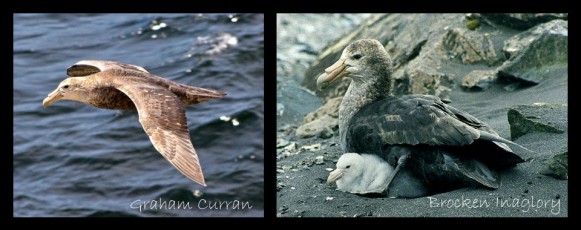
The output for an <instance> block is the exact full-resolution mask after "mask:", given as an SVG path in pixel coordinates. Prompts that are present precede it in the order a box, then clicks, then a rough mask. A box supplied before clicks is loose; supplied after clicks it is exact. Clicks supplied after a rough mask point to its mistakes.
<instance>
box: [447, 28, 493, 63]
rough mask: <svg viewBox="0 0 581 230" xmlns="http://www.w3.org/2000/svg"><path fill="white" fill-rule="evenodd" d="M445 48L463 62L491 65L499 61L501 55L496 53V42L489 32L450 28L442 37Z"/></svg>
mask: <svg viewBox="0 0 581 230" xmlns="http://www.w3.org/2000/svg"><path fill="white" fill-rule="evenodd" d="M442 44H443V46H444V47H443V48H444V49H445V50H446V51H447V52H448V54H449V55H450V56H451V57H453V58H455V57H458V58H460V60H461V61H462V63H463V64H475V63H480V62H483V63H487V64H488V65H489V66H490V65H494V64H496V63H498V62H499V61H500V60H501V57H498V55H496V51H495V49H494V48H495V47H494V44H493V43H492V40H490V35H489V34H487V33H479V32H476V31H470V30H466V29H464V28H454V29H449V30H448V31H447V32H446V34H445V35H444V37H443V39H442Z"/></svg>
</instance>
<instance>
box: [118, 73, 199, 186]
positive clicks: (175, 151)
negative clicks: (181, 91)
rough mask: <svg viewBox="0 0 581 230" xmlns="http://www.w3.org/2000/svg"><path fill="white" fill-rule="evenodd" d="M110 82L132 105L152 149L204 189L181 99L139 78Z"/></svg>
mask: <svg viewBox="0 0 581 230" xmlns="http://www.w3.org/2000/svg"><path fill="white" fill-rule="evenodd" d="M113 82H114V83H113V85H114V87H116V88H117V89H118V90H120V91H121V92H123V93H125V94H126V95H127V96H128V97H129V98H131V100H132V101H133V103H135V107H136V108H137V112H138V113H139V122H140V123H141V125H142V126H143V129H144V130H145V132H146V133H147V135H149V139H150V140H151V143H153V146H154V147H155V149H156V150H157V151H158V152H159V153H161V155H162V156H163V157H165V159H167V160H168V161H169V162H170V163H171V164H172V165H173V166H174V167H175V168H177V169H178V170H179V171H180V172H181V173H182V174H184V175H185V176H186V177H188V178H190V179H191V180H193V181H195V182H197V183H199V184H201V185H204V186H206V184H205V181H204V175H203V173H202V168H201V166H200V163H199V160H198V155H197V154H196V150H195V149H194V146H193V145H192V142H191V141H190V133H189V130H188V125H187V121H186V113H185V108H184V105H183V103H182V102H181V100H180V99H179V98H178V97H177V96H176V95H175V94H173V93H172V92H171V91H169V90H168V89H165V88H163V87H161V86H159V85H155V84H148V83H147V82H146V81H144V79H143V78H139V77H125V78H115V79H113Z"/></svg>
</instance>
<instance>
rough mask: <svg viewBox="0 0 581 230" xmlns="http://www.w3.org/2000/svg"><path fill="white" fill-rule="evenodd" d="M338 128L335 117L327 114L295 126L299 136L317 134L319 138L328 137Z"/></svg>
mask: <svg viewBox="0 0 581 230" xmlns="http://www.w3.org/2000/svg"><path fill="white" fill-rule="evenodd" d="M338 128H339V122H338V121H337V118H333V117H331V116H329V115H324V116H323V117H321V118H319V119H317V120H314V121H311V122H309V123H306V124H304V125H301V126H299V127H298V128H297V131H296V135H297V136H298V137H301V138H307V137H312V136H318V137H320V138H329V137H332V136H333V133H334V131H333V130H336V129H338Z"/></svg>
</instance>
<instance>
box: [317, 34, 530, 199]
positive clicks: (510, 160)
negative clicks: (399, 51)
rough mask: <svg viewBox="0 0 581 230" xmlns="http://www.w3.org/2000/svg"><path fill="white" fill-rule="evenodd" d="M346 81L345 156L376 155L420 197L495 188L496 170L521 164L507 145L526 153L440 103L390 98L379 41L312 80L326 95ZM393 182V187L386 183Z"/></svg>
mask: <svg viewBox="0 0 581 230" xmlns="http://www.w3.org/2000/svg"><path fill="white" fill-rule="evenodd" d="M347 76H348V77H350V78H351V79H352V81H351V84H350V86H349V88H348V89H347V92H346V94H345V96H344V98H343V101H342V102H341V106H340V108H339V134H340V138H341V146H342V148H343V150H344V151H345V152H356V153H372V154H377V155H379V156H381V157H382V158H384V159H385V160H386V161H387V162H388V163H389V164H390V165H392V166H395V167H396V169H395V170H394V171H395V173H394V174H393V175H394V176H397V174H399V173H401V174H402V175H413V176H414V177H415V178H417V179H418V180H419V181H421V182H422V183H423V184H422V185H418V186H417V187H418V189H419V190H424V187H427V188H429V189H430V190H432V191H435V190H436V191H437V190H441V189H447V188H452V187H457V186H462V185H466V184H471V185H482V186H485V187H489V188H498V187H499V186H500V178H499V176H498V174H497V173H496V172H494V171H493V170H494V169H500V168H506V167H510V166H514V165H515V164H517V163H521V162H524V160H523V159H522V158H521V157H520V156H518V155H517V154H515V153H514V152H513V151H512V150H511V148H510V147H508V146H507V145H506V144H510V145H511V146H517V147H518V148H520V149H523V150H525V151H530V150H528V149H526V148H524V147H522V146H520V145H518V144H516V143H514V142H512V141H509V140H506V139H504V138H502V137H500V136H499V135H498V134H497V133H496V132H495V131H494V130H493V129H492V128H490V127H489V126H488V125H487V124H485V123H484V122H482V121H480V120H478V119H477V118H475V117H473V116H471V115H470V114H468V113H466V112H464V111H462V110H460V109H457V108H454V107H452V106H450V105H447V104H445V103H443V102H442V101H441V100H440V99H439V98H438V97H435V96H430V95H417V94H412V95H404V96H394V95H393V94H392V92H391V88H392V78H391V58H390V57H389V54H388V53H387V51H386V50H385V48H384V47H383V46H382V45H381V43H379V42H378V41H377V40H372V39H362V40H358V41H355V42H353V43H351V44H350V45H348V46H347V47H346V48H345V50H344V51H343V54H342V56H341V58H340V59H339V60H338V61H337V62H336V63H335V64H334V65H333V66H332V67H329V68H328V69H327V70H326V72H325V73H324V74H322V75H321V76H320V77H319V78H318V79H317V85H318V86H319V88H324V87H327V86H328V85H329V83H331V82H334V81H337V80H338V79H340V78H341V77H347ZM402 156H406V157H405V158H402ZM402 159H403V161H402ZM399 164H402V165H404V164H405V166H402V167H399V166H400V165H399ZM392 179H393V181H395V182H394V183H396V182H397V181H398V180H397V179H396V178H390V180H389V181H390V182H391V180H392ZM416 184H417V183H416ZM388 185H389V183H387V184H386V188H387V189H389V188H388V187H387V186H388ZM420 187H422V188H420ZM412 190H413V189H412ZM427 193H428V191H426V192H425V193H423V195H425V194H427ZM401 196H405V197H414V196H419V194H417V193H413V194H412V193H408V194H401Z"/></svg>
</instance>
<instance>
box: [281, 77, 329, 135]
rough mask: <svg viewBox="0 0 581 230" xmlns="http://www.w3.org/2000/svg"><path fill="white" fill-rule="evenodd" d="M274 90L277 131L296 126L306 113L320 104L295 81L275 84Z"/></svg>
mask: <svg viewBox="0 0 581 230" xmlns="http://www.w3.org/2000/svg"><path fill="white" fill-rule="evenodd" d="M276 88H277V90H276V101H277V116H276V119H277V128H278V129H280V126H284V125H286V124H297V123H298V122H300V121H301V120H302V119H303V117H304V116H305V115H306V114H307V113H309V112H311V111H313V110H315V109H317V108H319V107H320V106H321V104H322V102H321V99H319V98H318V97H317V96H315V95H314V94H313V93H312V92H309V91H307V90H306V89H304V88H303V87H301V86H299V85H298V84H297V83H296V82H295V81H287V82H283V83H280V84H277V86H276Z"/></svg>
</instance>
